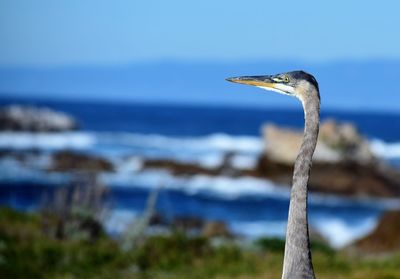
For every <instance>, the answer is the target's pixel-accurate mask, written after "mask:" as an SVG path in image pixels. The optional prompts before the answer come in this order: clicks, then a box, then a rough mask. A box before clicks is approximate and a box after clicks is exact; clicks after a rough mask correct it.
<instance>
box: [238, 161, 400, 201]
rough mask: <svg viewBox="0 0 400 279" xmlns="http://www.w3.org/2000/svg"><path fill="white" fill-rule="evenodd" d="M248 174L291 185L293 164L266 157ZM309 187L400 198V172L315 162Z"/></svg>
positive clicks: (315, 190) (365, 166)
mask: <svg viewBox="0 0 400 279" xmlns="http://www.w3.org/2000/svg"><path fill="white" fill-rule="evenodd" d="M244 174H245V175H251V176H257V177H265V178H268V179H270V180H272V181H274V182H277V183H279V184H286V185H290V184H291V182H292V175H293V164H285V163H281V162H275V161H274V160H271V159H270V158H269V157H268V156H262V157H261V158H260V160H259V163H258V166H257V167H256V169H255V170H254V171H250V172H245V173H244ZM308 187H309V189H310V191H312V192H319V193H327V194H338V195H344V196H358V197H365V196H369V197H399V196H400V175H399V173H398V172H397V171H395V170H394V169H392V168H390V167H388V166H385V167H378V166H376V165H375V164H370V165H365V164H359V163H357V162H352V161H348V162H338V163H324V162H314V163H313V167H312V170H311V176H310V180H309V183H308Z"/></svg>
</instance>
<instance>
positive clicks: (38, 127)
mask: <svg viewBox="0 0 400 279" xmlns="http://www.w3.org/2000/svg"><path fill="white" fill-rule="evenodd" d="M77 128H78V124H77V122H76V120H75V119H73V118H72V117H71V116H69V115H67V114H65V113H62V112H56V111H54V110H51V109H49V108H38V107H33V106H22V105H11V106H7V107H3V108H2V109H1V110H0V130H8V131H31V132H59V131H70V130H76V129H77Z"/></svg>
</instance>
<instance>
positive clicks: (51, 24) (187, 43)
mask: <svg viewBox="0 0 400 279" xmlns="http://www.w3.org/2000/svg"><path fill="white" fill-rule="evenodd" d="M399 11H400V1H395V0H393V1H388V0H380V1H348V0H347V1H346V0H336V1H322V0H303V1H298V0H288V1H266V0H257V1H243V0H242V1H234V0H229V1H228V0H202V1H183V0H180V1H178V0H168V1H164V0H159V1H155V0H146V1H138V0H115V1H109V0H108V1H103V0H65V1H54V0H35V1H26V0H24V1H23V0H0V95H3V96H6V95H7V96H18V97H22V98H25V97H44V98H49V97H50V98H53V99H54V98H61V99H62V98H70V99H90V100H106V101H140V102H142V101H143V102H174V103H202V104H223V105H224V104H232V105H244V104H245V105H249V106H253V105H260V104H261V105H263V104H264V103H265V105H266V106H296V107H298V104H297V103H295V100H291V99H290V98H283V97H282V96H274V95H271V97H267V98H265V99H264V97H262V95H261V94H255V95H254V94H253V95H249V93H250V92H251V93H252V92H259V91H258V90H257V89H255V88H249V87H243V86H238V85H233V84H229V83H227V82H225V81H224V78H226V77H227V76H235V75H248V74H272V73H276V72H282V71H289V70H294V69H304V70H307V71H310V72H311V73H313V74H314V75H315V76H316V77H317V79H318V80H319V81H320V88H321V90H323V92H322V94H321V95H322V96H323V105H324V107H327V108H334V109H351V110H384V111H388V110H390V111H396V112H399V111H400V97H399V96H400V94H399V91H400V89H399V88H398V87H397V84H398V83H397V82H393V81H396V80H397V79H398V76H399V73H400V35H399V30H398V29H399V26H400V16H399V15H398V12H399ZM377 77H378V78H377ZM160 80H161V81H162V82H160ZM371 81H374V82H373V83H371ZM376 81H379V82H376ZM233 92H234V93H233ZM232 93H233V94H232Z"/></svg>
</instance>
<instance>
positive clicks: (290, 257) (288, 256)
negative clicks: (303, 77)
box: [282, 98, 319, 279]
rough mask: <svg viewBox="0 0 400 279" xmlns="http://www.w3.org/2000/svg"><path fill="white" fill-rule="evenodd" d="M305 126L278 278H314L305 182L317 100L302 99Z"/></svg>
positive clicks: (315, 134)
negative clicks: (281, 272) (279, 276)
mask: <svg viewBox="0 0 400 279" xmlns="http://www.w3.org/2000/svg"><path fill="white" fill-rule="evenodd" d="M303 107H304V116H305V117H304V118H305V128H304V137H303V142H302V144H301V147H300V151H299V154H298V156H297V159H296V162H295V165H294V173H293V186H292V191H291V197H290V206H289V218H288V226H287V231H286V245H285V258H284V264H283V274H282V278H285V279H287V278H315V276H314V270H313V266H312V261H311V250H310V240H309V233H308V218H307V183H308V179H309V176H310V170H311V164H312V156H313V154H314V150H315V147H316V144H317V138H318V130H319V100H318V99H317V98H307V99H306V100H304V101H303Z"/></svg>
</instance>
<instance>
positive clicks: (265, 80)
mask: <svg viewBox="0 0 400 279" xmlns="http://www.w3.org/2000/svg"><path fill="white" fill-rule="evenodd" d="M226 80H227V81H230V82H235V83H241V84H247V85H253V86H257V87H267V88H275V84H276V82H275V81H274V80H273V79H272V78H271V76H243V77H232V78H227V79H226Z"/></svg>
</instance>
